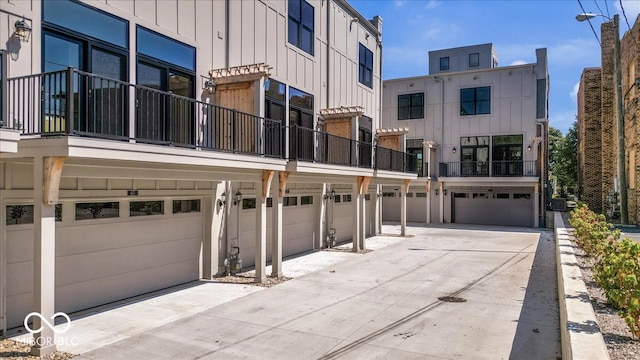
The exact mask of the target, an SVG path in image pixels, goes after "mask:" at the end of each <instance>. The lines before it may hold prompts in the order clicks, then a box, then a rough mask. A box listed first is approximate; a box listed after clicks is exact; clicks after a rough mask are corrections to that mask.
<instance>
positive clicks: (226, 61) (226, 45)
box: [224, 0, 231, 68]
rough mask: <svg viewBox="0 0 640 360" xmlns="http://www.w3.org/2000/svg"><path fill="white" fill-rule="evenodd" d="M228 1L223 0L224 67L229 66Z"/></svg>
mask: <svg viewBox="0 0 640 360" xmlns="http://www.w3.org/2000/svg"><path fill="white" fill-rule="evenodd" d="M229 1H231V0H225V2H224V15H225V17H224V19H225V21H224V33H225V38H224V50H225V57H224V66H225V67H226V68H228V67H229V12H230V11H229Z"/></svg>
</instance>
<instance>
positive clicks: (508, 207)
mask: <svg viewBox="0 0 640 360" xmlns="http://www.w3.org/2000/svg"><path fill="white" fill-rule="evenodd" d="M453 195H454V196H453V208H452V210H451V218H452V222H455V223H461V224H482V225H506V226H534V224H533V210H534V202H533V201H534V200H533V196H532V194H530V193H502V194H501V193H496V194H493V193H491V192H487V193H454V194H453Z"/></svg>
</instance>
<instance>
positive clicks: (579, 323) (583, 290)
mask: <svg viewBox="0 0 640 360" xmlns="http://www.w3.org/2000/svg"><path fill="white" fill-rule="evenodd" d="M567 230H568V229H567V228H566V227H565V224H564V221H563V220H562V214H560V213H559V212H556V213H555V214H554V232H555V235H556V264H557V268H558V301H559V305H560V337H561V342H562V359H564V360H571V359H581V360H582V359H594V360H603V359H609V352H608V351H607V346H606V345H605V343H604V339H603V338H602V333H601V332H600V327H599V326H598V322H597V320H596V315H595V313H594V312H593V307H592V306H591V301H590V299H589V293H588V292H587V287H586V285H585V283H584V279H583V278H582V273H581V271H580V268H579V267H578V261H577V260H576V255H575V253H574V251H573V245H572V244H571V241H570V235H569V233H568V231H567Z"/></svg>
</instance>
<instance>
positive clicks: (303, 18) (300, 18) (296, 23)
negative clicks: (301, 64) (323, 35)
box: [288, 0, 315, 55]
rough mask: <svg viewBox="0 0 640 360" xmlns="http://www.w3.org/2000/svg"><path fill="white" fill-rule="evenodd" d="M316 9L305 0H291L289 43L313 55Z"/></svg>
mask: <svg viewBox="0 0 640 360" xmlns="http://www.w3.org/2000/svg"><path fill="white" fill-rule="evenodd" d="M314 18H315V10H314V8H313V6H311V5H309V3H308V2H306V1H304V0H289V29H288V32H289V34H288V37H289V43H290V44H292V45H295V46H296V47H298V48H300V49H301V50H302V51H304V52H306V53H308V54H310V55H313V47H314V46H313V43H314V42H313V38H314V34H313V30H314Z"/></svg>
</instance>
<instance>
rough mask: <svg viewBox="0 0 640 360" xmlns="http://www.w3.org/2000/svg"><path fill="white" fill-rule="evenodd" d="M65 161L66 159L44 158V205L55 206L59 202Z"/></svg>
mask: <svg viewBox="0 0 640 360" xmlns="http://www.w3.org/2000/svg"><path fill="white" fill-rule="evenodd" d="M65 160H66V158H65V157H50V156H45V157H44V203H43V204H44V205H55V204H56V203H57V202H58V195H59V192H60V177H61V176H62V168H63V167H64V161H65Z"/></svg>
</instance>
